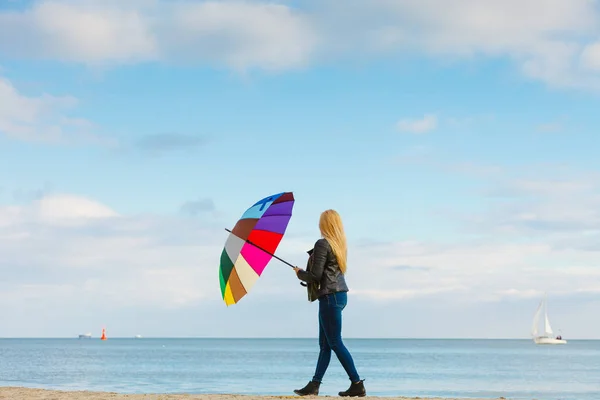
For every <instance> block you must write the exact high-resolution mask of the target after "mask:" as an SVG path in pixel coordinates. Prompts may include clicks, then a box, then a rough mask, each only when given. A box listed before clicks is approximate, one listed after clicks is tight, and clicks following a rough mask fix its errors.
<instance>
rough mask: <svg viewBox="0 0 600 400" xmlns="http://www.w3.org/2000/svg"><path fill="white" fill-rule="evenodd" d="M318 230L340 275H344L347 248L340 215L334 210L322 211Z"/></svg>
mask: <svg viewBox="0 0 600 400" xmlns="http://www.w3.org/2000/svg"><path fill="white" fill-rule="evenodd" d="M319 230H320V231H321V235H322V236H323V237H324V238H325V239H327V241H328V242H329V244H330V245H331V249H332V250H333V254H335V257H336V258H337V262H338V265H339V266H340V270H341V271H342V274H345V273H346V259H347V256H348V247H347V245H346V234H345V233H344V225H343V224H342V218H341V217H340V214H338V212H337V211H335V210H326V211H323V212H322V213H321V218H320V219H319Z"/></svg>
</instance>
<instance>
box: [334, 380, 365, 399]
mask: <svg viewBox="0 0 600 400" xmlns="http://www.w3.org/2000/svg"><path fill="white" fill-rule="evenodd" d="M364 381H365V380H364V379H363V380H362V381H358V382H356V383H354V382H352V383H351V384H350V387H349V388H348V390H346V391H345V392H339V393H338V394H339V395H340V396H342V397H346V396H348V397H364V396H366V395H367V391H366V389H365V385H364V383H363V382H364Z"/></svg>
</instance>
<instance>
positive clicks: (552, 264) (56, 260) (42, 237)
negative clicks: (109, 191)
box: [0, 185, 600, 336]
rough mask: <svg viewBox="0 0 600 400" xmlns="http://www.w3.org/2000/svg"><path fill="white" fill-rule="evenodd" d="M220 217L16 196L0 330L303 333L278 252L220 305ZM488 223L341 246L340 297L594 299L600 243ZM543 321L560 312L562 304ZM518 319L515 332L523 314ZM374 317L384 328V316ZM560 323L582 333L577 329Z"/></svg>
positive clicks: (296, 252)
mask: <svg viewBox="0 0 600 400" xmlns="http://www.w3.org/2000/svg"><path fill="white" fill-rule="evenodd" d="M526 187H530V188H531V187H533V188H536V187H538V186H536V185H526ZM534 190H538V189H534ZM572 190H575V189H572ZM173 214H174V215H176V210H174V213H173ZM222 225H223V224H221V223H219V224H218V225H217V224H214V225H213V224H211V223H210V220H204V221H203V220H202V219H198V218H181V217H171V216H151V215H146V216H129V215H124V214H122V213H119V212H118V211H116V210H113V209H112V208H111V207H109V206H107V205H104V204H102V203H99V202H97V201H94V200H91V199H87V198H84V197H81V196H76V195H71V194H47V195H44V196H41V197H40V198H37V199H35V200H33V201H32V202H30V203H28V204H25V205H19V206H16V205H13V206H4V207H0V253H2V255H3V256H2V259H1V260H0V273H1V274H2V276H3V279H2V282H0V306H1V307H0V309H2V310H3V311H2V312H1V313H0V317H2V318H5V319H6V320H8V321H14V322H12V323H11V324H10V325H11V328H9V329H8V330H5V332H17V333H15V334H18V335H36V334H38V332H37V331H35V329H34V328H33V325H31V324H29V323H27V322H23V321H22V322H19V321H20V320H19V319H18V313H19V312H20V313H27V314H28V315H30V316H32V317H35V316H38V317H39V318H41V319H42V320H43V318H44V317H43V316H44V315H48V312H49V310H52V314H51V315H52V318H53V319H54V320H59V321H62V322H61V323H60V324H58V325H57V324H53V326H56V328H52V329H51V332H53V333H52V334H60V335H65V334H67V333H66V332H67V331H65V329H67V328H68V329H72V330H75V331H74V332H72V334H73V335H75V334H76V333H78V332H77V330H76V329H82V330H89V329H87V328H84V327H81V328H78V326H81V325H83V323H84V322H83V321H85V323H86V324H88V323H89V324H100V323H101V322H102V321H109V324H110V325H111V327H112V331H113V332H115V331H119V332H125V331H126V330H129V329H135V330H136V331H137V329H138V328H137V327H139V326H140V324H141V323H138V324H137V325H136V323H134V321H129V320H127V315H128V313H131V312H135V313H136V314H137V313H141V314H140V315H142V314H143V315H154V317H153V318H151V319H152V320H153V321H157V320H156V318H159V320H160V321H167V320H169V318H174V317H173V315H179V316H182V315H184V314H182V313H186V312H187V311H185V310H195V311H194V312H195V313H197V317H196V318H192V320H189V319H186V320H180V321H178V322H177V323H176V325H172V326H169V327H166V326H159V325H160V324H154V323H153V324H150V323H143V324H141V325H144V326H145V327H146V329H147V331H146V332H145V333H146V334H147V335H152V334H153V333H154V332H161V333H162V334H167V335H172V334H175V335H178V334H193V335H198V334H199V335H204V334H209V333H210V334H211V335H217V336H218V335H225V336H236V335H237V336H239V335H247V334H249V332H253V334H256V335H259V336H260V335H267V336H270V335H275V336H277V335H278V334H281V335H284V334H287V333H290V332H291V334H292V336H294V335H297V334H298V332H302V334H310V332H312V331H308V330H306V327H301V326H297V325H302V324H304V322H302V318H305V317H306V318H310V315H311V313H312V312H313V311H314V309H313V308H307V307H300V306H302V305H305V304H307V302H306V297H305V289H304V288H302V287H301V286H299V282H298V281H297V279H296V277H295V276H294V275H293V271H291V269H290V268H289V267H288V266H286V265H284V264H283V263H281V262H279V261H277V260H273V261H272V263H271V265H270V266H269V267H268V269H267V270H266V273H265V274H264V275H263V276H262V277H261V279H260V280H259V282H258V283H257V285H256V286H255V287H254V288H253V290H252V292H251V293H250V294H249V295H248V296H246V298H245V299H244V300H243V301H242V302H241V303H240V304H238V305H236V306H234V307H230V308H228V309H226V311H223V310H225V306H224V304H223V302H222V301H221V299H220V289H219V284H218V275H217V271H218V263H219V257H220V253H221V250H222V247H223V243H224V240H225V239H226V233H225V232H224V231H223V229H222ZM289 233H290V235H289V236H286V237H287V239H284V241H283V242H282V244H281V245H280V247H279V250H278V251H277V254H278V256H280V257H282V258H283V259H285V260H288V261H290V262H292V263H294V264H297V265H300V266H304V263H305V262H306V253H305V251H306V249H308V248H310V247H311V245H312V244H313V243H314V240H312V239H304V238H299V237H294V236H293V233H294V232H289ZM493 233H494V230H487V231H486V233H480V234H479V235H478V238H477V239H470V240H466V239H465V240H462V241H454V242H453V243H443V242H436V241H433V240H421V241H418V240H412V241H401V242H390V243H380V244H377V243H370V244H366V245H360V244H357V243H350V252H349V269H348V275H347V280H348V283H349V285H350V289H351V302H352V305H351V307H349V310H348V313H350V315H352V313H356V312H358V311H357V310H363V311H362V312H368V313H370V314H373V316H372V317H373V318H375V317H376V315H379V314H378V313H377V312H376V311H373V310H377V309H378V308H379V307H383V306H385V307H387V306H390V307H402V308H403V309H404V308H406V309H407V310H408V309H410V308H414V309H415V310H419V311H418V312H419V313H420V314H423V313H432V314H435V313H439V312H442V310H441V308H443V309H444V310H446V311H444V312H445V313H446V316H449V315H455V316H456V317H457V318H459V317H460V318H463V317H461V315H462V314H463V313H464V310H466V309H473V308H474V307H484V305H485V304H488V305H489V307H496V306H495V304H503V306H504V307H507V309H508V308H509V307H511V304H513V305H514V302H522V303H523V304H529V305H530V306H531V313H533V311H534V308H535V306H536V304H537V301H538V299H539V295H540V294H541V293H544V292H548V294H549V296H550V298H551V299H556V301H559V300H558V299H562V300H561V301H568V299H571V298H577V297H578V296H592V295H593V293H594V290H597V289H596V288H597V287H598V286H599V285H600V272H598V270H597V264H596V262H597V254H598V251H600V249H596V250H584V249H581V248H579V247H576V246H575V247H574V246H570V244H569V243H568V242H559V241H557V240H552V241H548V240H546V239H547V238H546V237H544V236H540V237H539V238H538V239H537V240H531V239H529V240H527V241H522V240H521V239H522V236H518V237H517V236H513V237H508V238H506V237H502V236H499V237H494V235H493ZM488 234H489V236H488ZM575 237H576V236H573V235H568V236H562V237H561V238H562V239H569V238H571V239H573V238H575ZM593 238H594V237H593V236H590V239H592V240H593ZM555 239H556V238H555ZM579 244H580V243H579ZM273 298H277V301H275V302H273V301H272V300H273ZM355 299H356V300H355ZM358 299H360V300H358ZM41 300H43V301H41ZM355 301H356V303H357V304H356V305H355V304H354V302H355ZM579 301H584V302H585V301H587V300H585V299H584V300H579ZM280 302H284V303H285V304H288V305H289V306H290V307H297V308H298V314H294V315H295V317H294V318H292V320H290V321H288V322H289V324H288V323H286V326H285V327H282V326H281V324H280V323H279V321H272V322H265V323H264V324H254V325H252V324H250V325H252V327H249V325H248V321H252V320H256V318H265V316H266V315H272V313H273V312H277V310H278V307H281V305H280V304H279V303H280ZM286 307H287V306H286ZM357 307H358V308H357ZM369 307H371V309H370V311H366V310H368V309H369ZM415 307H416V308H415ZM90 310H93V312H92V311H90ZM133 310H135V311H133ZM13 312H14V313H16V314H14V315H13V314H11V313H13ZM406 312H408V311H406ZM414 312H417V311H414ZM568 312H571V311H568ZM171 313H175V314H171ZM169 315H171V316H169ZM298 315H301V316H302V317H299V316H298ZM109 316H110V317H109ZM157 316H160V317H157ZM209 317H210V318H209ZM186 318H187V317H186ZM369 318H371V316H370V317H369ZM527 318H529V316H528V315H527ZM555 318H557V319H558V321H560V318H561V313H559V312H557V315H556V314H555ZM562 318H565V317H564V315H563V317H562ZM349 319H350V320H353V319H354V318H349ZM206 320H210V321H212V322H211V324H210V327H207V326H204V325H203V324H201V323H199V322H197V321H206ZM373 322H374V323H375V322H376V321H373ZM102 323H104V322H102ZM15 324H16V325H15ZM79 324H81V325H79ZM294 324H296V325H294ZM423 324H425V325H426V323H425V322H423ZM359 325H360V324H359ZM425 325H418V326H417V325H415V326H414V327H412V328H411V329H409V330H408V331H410V332H414V334H417V335H419V333H418V332H419V329H421V331H420V332H421V333H420V334H425ZM525 325H526V326H524V327H523V335H526V334H527V329H528V325H529V321H527V322H526V324H525ZM94 326H96V325H94ZM348 326H349V328H350V329H351V330H350V332H355V334H360V335H370V336H377V335H379V334H380V329H379V327H378V325H376V324H375V325H371V328H370V330H369V329H367V328H365V327H360V326H358V325H356V324H354V326H353V325H352V322H350V325H348ZM125 327H127V328H125ZM244 327H245V328H244ZM419 327H420V328H419ZM17 328H18V329H17ZM381 328H382V329H384V328H385V329H388V330H386V331H385V332H389V333H388V334H391V335H395V334H394V333H393V332H395V330H393V327H391V326H390V327H387V325H386V326H385V327H384V326H383V325H382V326H381ZM484 328H485V327H478V328H477V330H476V332H477V334H479V335H492V336H494V335H500V336H502V335H503V333H502V332H505V334H506V335H513V334H515V332H517V333H518V332H520V331H521V330H520V329H517V328H510V329H509V328H507V330H506V331H497V330H493V329H492V328H489V329H490V330H488V331H485V329H484ZM2 329H3V328H0V335H1V334H2V332H3V330H2ZM298 329H299V330H298ZM389 329H392V331H390V330H389ZM448 329H449V330H448V331H447V332H445V333H444V334H447V335H450V336H454V335H459V334H461V333H462V332H463V330H462V328H461V327H460V326H449V327H448ZM494 329H495V328H494ZM571 329H572V330H571V332H573V329H574V330H575V331H577V332H578V333H579V334H581V335H583V336H585V335H586V333H585V332H584V330H583V328H581V329H579V330H578V329H577V328H571ZM136 331H134V332H130V333H128V334H133V333H137V332H136ZM278 332H281V333H278ZM284 332H285V333H284ZM307 332H308V333H307ZM356 332H360V333H356ZM403 332H406V331H403ZM313 333H314V332H313ZM470 334H473V333H470ZM426 336H427V334H426Z"/></svg>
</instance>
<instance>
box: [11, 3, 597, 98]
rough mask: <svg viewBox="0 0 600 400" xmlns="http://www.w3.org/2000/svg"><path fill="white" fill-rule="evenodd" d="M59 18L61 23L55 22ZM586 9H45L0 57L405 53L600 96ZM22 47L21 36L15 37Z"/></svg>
mask: <svg viewBox="0 0 600 400" xmlns="http://www.w3.org/2000/svg"><path fill="white" fill-rule="evenodd" d="M57 21H60V23H58V22H57ZM599 21H600V10H599V9H598V7H597V5H596V4H595V3H594V2H590V1H588V0H547V1H545V2H544V5H543V11H541V8H540V3H539V2H538V1H535V0H526V1H519V0H506V1H486V2H483V3H482V2H481V1H476V0H451V1H439V0H399V1H391V0H353V1H347V2H339V1H337V0H335V1H332V0H318V1H315V0H312V1H307V2H302V3H300V4H299V5H298V6H297V7H296V8H295V7H292V6H290V5H288V4H286V3H285V2H279V3H278V2H263V1H220V2H218V1H199V2H193V3H192V2H187V1H184V0H176V1H164V0H137V1H132V2H129V1H128V2H122V1H121V2H119V1H114V0H110V1H97V0H48V1H44V2H41V1H37V2H34V3H33V4H32V5H31V6H29V8H26V9H25V10H22V11H4V12H0V54H5V55H8V56H12V57H25V58H34V59H37V58H43V59H61V60H67V61H72V62H80V63H84V64H88V65H95V66H97V65H108V64H120V63H133V62H147V61H151V62H154V61H162V62H167V63H172V62H176V63H202V64H207V65H217V66H221V65H226V66H227V67H229V68H232V69H236V70H245V69H247V68H262V69H267V70H285V69H289V68H298V67H303V66H306V65H308V64H309V63H315V62H318V61H322V60H325V61H329V60H332V59H340V58H341V59H347V57H351V58H354V59H361V60H362V59H365V58H368V57H386V56H388V55H392V56H393V55H395V54H399V53H404V54H425V55H427V56H431V57H439V58H443V59H452V60H467V61H468V60H471V59H473V58H475V57H479V56H485V57H497V58H509V59H511V60H512V61H513V62H515V63H516V65H517V66H518V67H519V68H520V69H521V71H522V72H523V73H524V74H526V75H527V76H529V77H531V78H534V79H538V80H542V81H545V82H548V83H550V84H555V85H566V86H577V87H584V88H589V87H592V86H593V87H596V86H598V87H600V84H599V83H598V82H599V81H598V78H599V76H598V68H597V66H598V62H597V61H598V57H597V53H598V51H597V48H598V45H597V40H598V37H600V28H599V26H600V24H599V23H598V22H599ZM15 38H18V39H15Z"/></svg>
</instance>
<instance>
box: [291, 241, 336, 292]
mask: <svg viewBox="0 0 600 400" xmlns="http://www.w3.org/2000/svg"><path fill="white" fill-rule="evenodd" d="M312 258H313V260H312V266H311V268H310V271H308V272H307V271H304V270H299V271H298V279H300V280H302V281H304V282H307V283H318V284H319V289H318V296H319V297H321V296H324V295H326V294H330V293H335V292H347V291H348V286H347V285H346V279H345V278H344V274H342V271H341V270H340V267H339V265H338V263H337V259H336V257H335V254H333V250H332V249H331V245H330V244H329V242H328V241H327V239H319V240H317V242H316V243H315V248H314V249H313V253H312Z"/></svg>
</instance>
